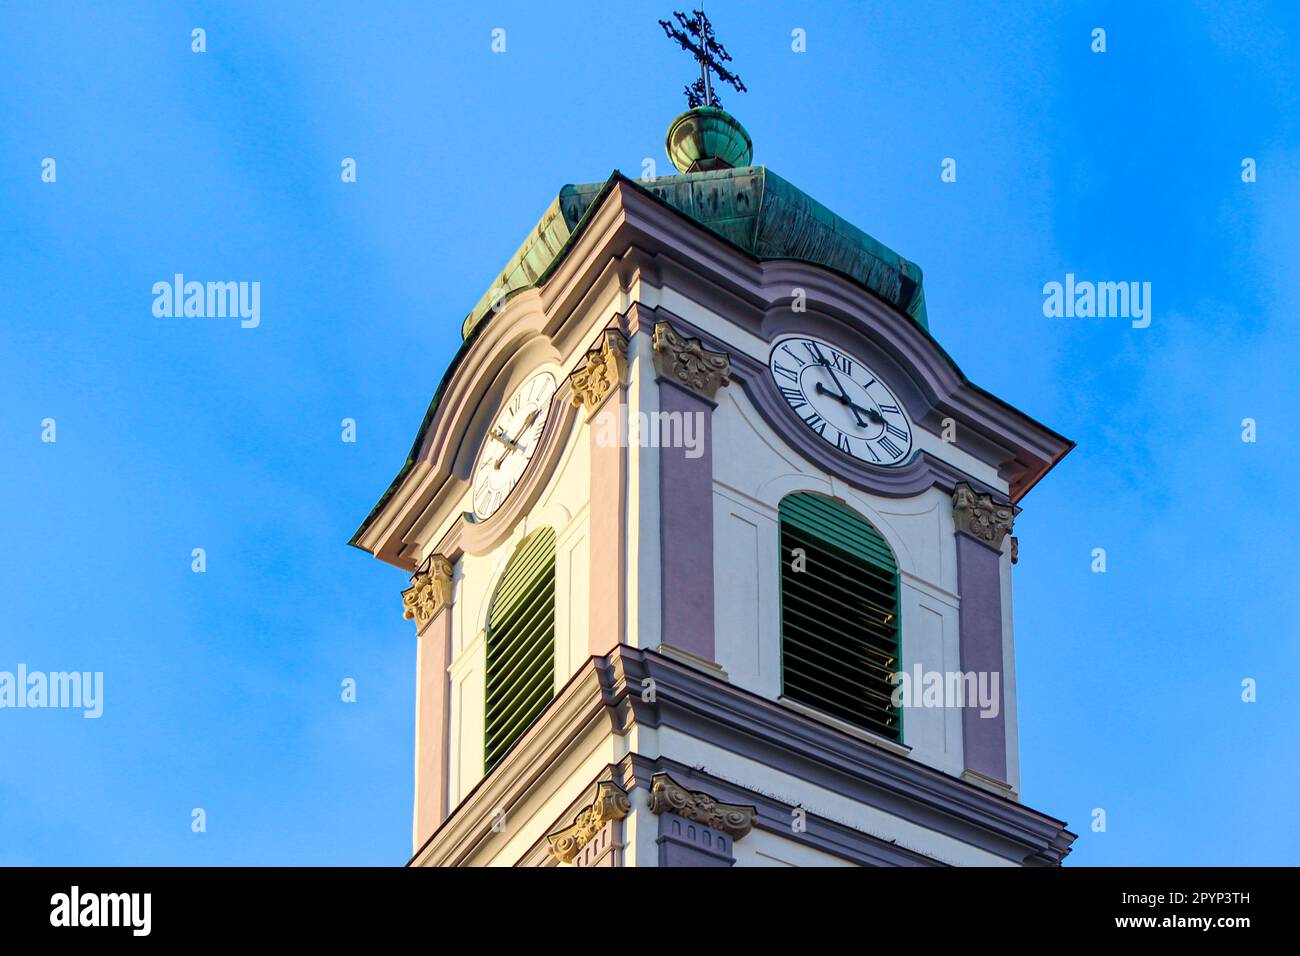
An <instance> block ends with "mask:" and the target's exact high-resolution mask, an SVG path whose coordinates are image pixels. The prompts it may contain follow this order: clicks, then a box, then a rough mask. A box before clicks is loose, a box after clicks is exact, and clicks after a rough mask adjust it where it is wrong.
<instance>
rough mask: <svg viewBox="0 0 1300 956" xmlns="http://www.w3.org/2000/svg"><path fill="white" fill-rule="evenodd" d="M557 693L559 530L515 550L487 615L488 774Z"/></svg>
mask: <svg viewBox="0 0 1300 956" xmlns="http://www.w3.org/2000/svg"><path fill="white" fill-rule="evenodd" d="M554 695H555V532H554V530H552V529H551V528H542V529H541V530H540V531H535V532H533V533H532V534H531V535H529V536H528V538H526V539H525V540H524V542H523V543H522V544H521V545H520V546H519V548H518V549H517V550H516V551H515V554H514V557H512V558H511V559H510V563H509V564H508V565H506V570H505V573H504V574H503V575H502V576H501V581H500V582H499V583H498V584H497V588H496V591H495V593H494V594H493V595H492V608H491V610H490V611H489V612H488V624H487V697H486V711H485V714H484V727H485V733H484V748H483V754H484V757H483V762H484V770H485V772H486V771H490V770H491V769H492V768H493V767H495V766H496V765H497V763H498V762H499V761H500V760H501V758H502V757H503V756H505V753H506V751H507V750H509V749H510V747H511V746H512V745H513V744H514V742H515V741H516V740H518V739H519V738H520V737H521V736H523V733H524V731H525V730H527V729H528V727H529V726H530V725H531V724H532V722H533V721H534V720H536V719H537V718H538V716H539V715H540V714H541V712H542V711H543V710H545V709H546V705H547V704H549V703H550V702H551V698H552V697H553V696H554Z"/></svg>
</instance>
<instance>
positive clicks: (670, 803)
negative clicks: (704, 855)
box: [650, 773, 758, 840]
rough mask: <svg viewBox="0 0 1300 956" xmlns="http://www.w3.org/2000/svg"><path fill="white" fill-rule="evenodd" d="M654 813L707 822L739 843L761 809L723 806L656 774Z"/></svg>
mask: <svg viewBox="0 0 1300 956" xmlns="http://www.w3.org/2000/svg"><path fill="white" fill-rule="evenodd" d="M650 811H651V812H652V813H656V814H659V813H675V814H677V815H678V816H679V817H685V818H686V819H687V820H694V821H695V822H696V823H703V824H704V825H705V826H706V827H713V829H715V830H721V831H722V832H723V833H726V834H728V835H729V836H730V837H731V838H732V839H733V840H739V839H740V838H741V837H743V836H744V835H745V834H746V833H748V832H749V831H750V830H752V829H753V828H754V823H755V821H756V820H757V819H758V810H757V809H756V808H754V807H752V806H744V805H742V804H737V803H720V802H719V801H717V800H715V799H713V797H711V796H709V795H708V794H707V793H702V792H700V791H698V790H687V789H686V788H685V787H683V786H682V785H681V784H679V783H678V782H677V781H676V780H674V779H673V778H672V777H670V776H668V774H666V773H657V774H655V775H654V781H653V782H652V784H651V786H650Z"/></svg>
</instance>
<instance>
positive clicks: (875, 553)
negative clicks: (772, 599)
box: [780, 491, 902, 740]
mask: <svg viewBox="0 0 1300 956" xmlns="http://www.w3.org/2000/svg"><path fill="white" fill-rule="evenodd" d="M780 517H781V531H780V537H781V684H782V693H783V694H784V695H785V696H786V697H788V698H790V699H791V700H794V701H798V702H799V703H801V704H806V705H808V706H809V707H813V708H816V709H817V710H820V711H823V712H825V713H827V714H830V715H832V716H834V717H838V718H840V719H841V720H846V721H848V722H849V723H852V724H856V725H857V726H859V727H863V728H865V729H867V730H870V731H872V732H873V733H877V734H880V735H881V736H884V737H888V738H890V739H891V740H899V739H901V736H902V720H901V715H900V714H899V711H898V708H896V707H894V706H893V703H892V702H891V699H890V695H891V694H892V693H893V691H894V684H893V683H892V681H891V678H892V677H893V674H894V672H895V671H896V670H897V669H898V666H899V642H898V634H899V631H898V564H897V562H895V560H894V553H893V551H891V550H890V547H889V545H888V544H887V543H886V542H885V539H884V538H883V537H882V536H881V534H880V532H879V531H877V530H876V529H875V528H874V527H873V526H872V525H871V523H870V522H868V521H867V520H866V519H864V518H863V517H862V516H861V515H859V514H857V512H855V511H853V510H852V509H851V508H849V507H848V506H847V505H844V504H841V503H840V502H838V501H832V500H831V499H830V498H827V497H824V496H823V495H818V494H813V493H811V492H803V491H801V492H797V493H795V494H792V495H788V496H787V497H786V498H784V499H783V500H782V501H781V508H780Z"/></svg>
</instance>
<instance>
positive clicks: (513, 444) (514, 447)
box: [495, 408, 541, 468]
mask: <svg viewBox="0 0 1300 956" xmlns="http://www.w3.org/2000/svg"><path fill="white" fill-rule="evenodd" d="M540 411H541V409H540V408H534V409H533V410H532V411H531V412H529V413H528V417H527V418H525V419H524V423H523V425H522V426H520V428H519V434H520V435H522V434H523V433H524V432H526V431H528V426H530V425H532V423H533V422H534V421H535V420H536V418H537V414H538V412H540ZM502 432H503V434H501V435H498V436H497V437H498V438H500V439H501V441H503V442H505V443H506V444H507V445H508V446H509V447H508V448H506V450H505V451H503V452H502V453H501V457H500V458H498V459H497V462H496V465H495V467H497V468H500V467H501V463H502V462H503V461H505V460H506V458H507V457H508V456H509V454H510V453H511V452H512V451H523V448H522V447H521V446H520V444H519V440H518V439H515V438H507V437H506V436H505V435H504V429H502Z"/></svg>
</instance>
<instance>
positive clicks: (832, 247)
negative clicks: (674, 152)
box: [461, 166, 929, 336]
mask: <svg viewBox="0 0 1300 956" xmlns="http://www.w3.org/2000/svg"><path fill="white" fill-rule="evenodd" d="M620 180H621V181H623V182H626V183H629V184H630V185H632V186H634V187H636V188H637V189H640V190H642V191H644V192H646V193H648V194H649V195H651V196H653V197H654V198H656V199H658V200H659V201H661V202H663V203H665V204H666V205H668V206H671V207H672V208H673V209H676V210H677V211H678V212H680V213H682V214H684V215H686V216H688V217H690V218H691V219H693V220H694V221H695V222H697V223H699V224H700V225H702V226H704V227H706V228H708V229H710V230H712V231H713V232H715V233H717V234H718V235H719V236H721V237H722V238H723V239H726V240H727V241H728V242H730V243H733V244H734V245H736V246H738V247H739V248H741V249H743V250H744V251H745V252H747V253H749V254H750V255H752V256H755V257H757V258H759V259H801V260H803V261H805V262H815V263H817V264H818V265H822V266H826V267H827V268H830V269H834V270H836V271H837V272H841V273H843V274H844V275H846V276H848V277H849V278H851V279H854V280H856V281H858V282H860V283H861V284H862V285H864V286H866V287H867V288H868V289H870V290H871V291H872V292H874V293H875V294H876V295H877V296H879V297H880V298H881V299H884V300H885V301H886V302H888V303H889V304H890V305H893V306H894V307H895V308H897V309H898V310H899V311H901V312H903V313H904V314H906V315H908V316H910V317H911V318H912V319H914V320H915V321H916V322H917V323H918V324H919V325H920V326H921V327H922V328H924V329H927V330H928V329H929V322H928V321H927V319H926V314H925V296H924V294H923V292H922V289H921V270H920V268H919V267H918V266H916V265H915V264H914V263H911V262H908V261H906V260H905V259H903V258H902V257H901V256H899V255H898V254H897V253H896V252H894V251H893V250H892V249H890V248H888V247H887V246H885V245H883V244H882V243H879V242H877V241H876V240H875V239H873V238H871V236H869V235H867V234H866V233H865V232H863V231H862V230H861V229H859V228H858V227H857V226H855V225H853V224H852V223H850V222H848V221H847V220H845V219H842V218H840V217H839V216H837V215H835V213H833V212H831V211H830V210H829V209H827V208H826V207H825V206H823V205H822V204H821V203H819V202H818V201H817V200H815V199H813V198H812V197H811V196H809V195H807V194H806V193H804V192H802V191H800V190H798V189H796V188H795V187H794V186H792V185H790V183H788V182H786V181H785V180H784V179H782V178H781V177H780V176H778V175H777V174H776V173H774V172H771V171H770V170H769V169H767V167H765V166H744V167H741V168H739V169H719V170H712V171H709V172H697V173H684V174H682V175H680V176H660V177H659V178H657V179H644V180H634V179H627V178H626V177H624V176H623V175H622V174H621V173H617V172H615V173H614V174H613V175H612V176H610V178H609V179H607V180H606V181H605V182H603V183H585V184H583V185H580V186H572V185H570V186H565V187H564V188H563V189H561V190H560V195H559V196H557V197H556V199H555V201H554V202H553V203H551V205H550V208H548V209H547V210H546V213H545V215H543V216H542V218H541V220H540V221H539V222H538V223H537V225H536V226H535V227H534V228H533V231H532V233H531V234H530V235H529V237H528V239H527V240H526V241H525V242H524V244H523V245H522V246H520V247H519V250H518V251H517V252H516V253H515V254H514V255H513V256H511V257H510V261H509V262H507V263H506V267H505V269H503V270H502V271H501V274H500V275H499V276H497V279H496V281H495V282H493V283H492V286H491V287H490V288H489V289H488V291H487V293H486V294H484V296H483V298H482V299H480V300H479V302H478V304H477V305H476V306H475V307H474V310H473V311H472V312H471V313H470V314H469V316H468V317H467V318H466V319H465V323H464V325H463V326H462V327H461V332H462V334H463V335H465V336H468V335H469V333H470V331H471V330H472V329H473V328H474V326H476V325H477V324H478V323H479V322H481V321H482V320H483V318H484V317H485V316H486V315H488V314H489V313H490V312H491V309H492V304H493V302H499V301H502V300H504V299H506V298H509V296H510V295H511V294H513V293H515V292H518V291H519V290H520V289H525V288H528V287H529V286H533V285H537V284H538V283H539V282H540V281H541V280H542V279H544V278H545V277H546V275H547V273H549V272H550V270H551V269H552V268H553V267H554V266H555V265H556V264H557V263H558V262H559V261H560V259H561V258H562V257H563V254H564V252H565V248H566V246H567V245H568V243H569V241H570V239H571V238H572V237H573V235H574V234H575V232H576V231H577V229H578V224H579V223H580V222H581V221H582V218H583V216H584V215H586V213H587V212H588V210H590V209H591V208H593V206H594V205H595V204H596V199H597V198H598V197H599V196H601V195H602V194H603V193H604V192H606V191H607V190H608V189H609V188H610V187H611V186H612V185H613V184H614V183H615V182H617V181H620Z"/></svg>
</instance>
